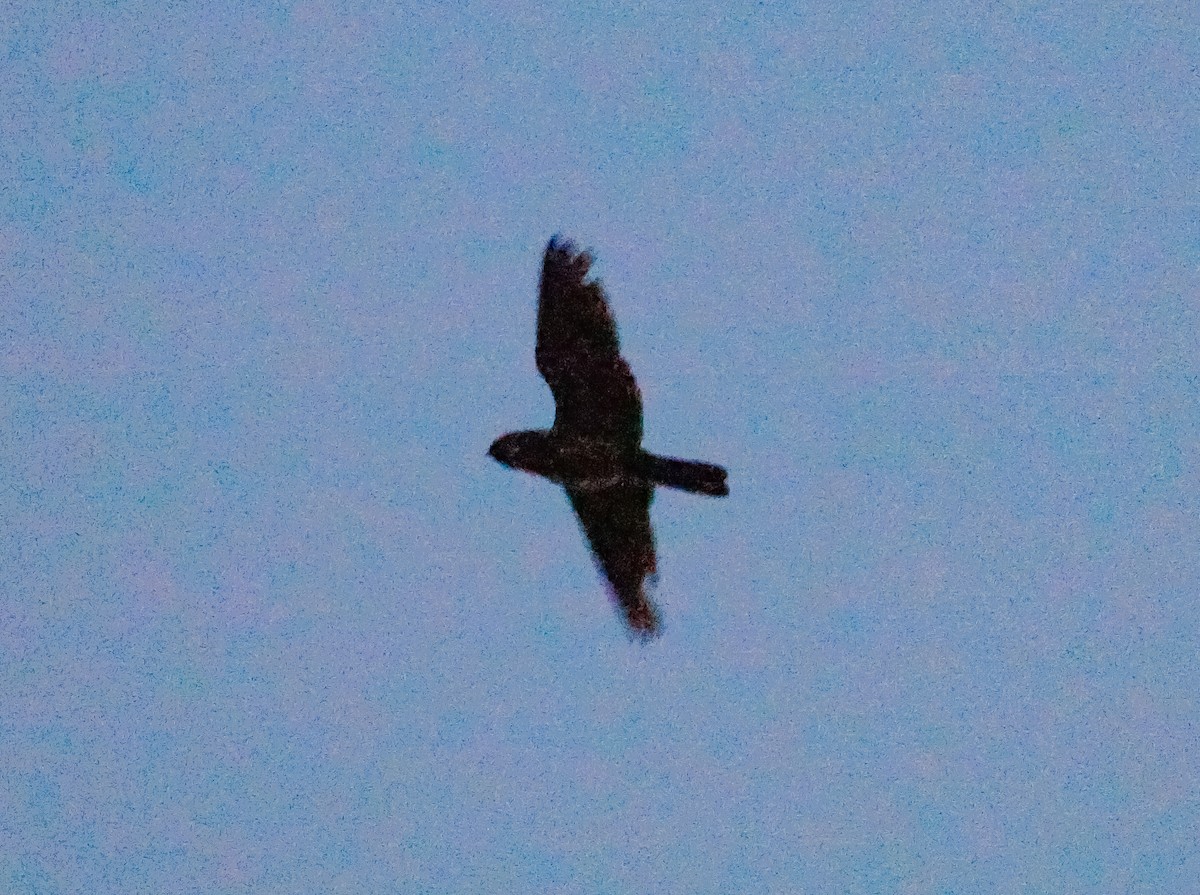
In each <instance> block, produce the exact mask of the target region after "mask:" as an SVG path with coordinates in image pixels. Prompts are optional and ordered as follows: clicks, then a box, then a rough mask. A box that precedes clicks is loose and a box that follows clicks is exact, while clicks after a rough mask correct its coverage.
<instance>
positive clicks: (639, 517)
mask: <svg viewBox="0 0 1200 895" xmlns="http://www.w3.org/2000/svg"><path fill="white" fill-rule="evenodd" d="M591 261H592V259H591V256H590V255H588V254H587V253H586V252H576V251H575V249H574V247H573V246H572V245H571V244H570V243H569V242H559V241H558V239H557V238H552V239H551V240H550V242H549V244H548V245H547V246H546V252H545V256H544V258H543V262H542V278H541V286H540V290H539V297H538V326H537V349H536V352H535V356H536V360H537V367H538V371H539V372H540V373H541V374H542V377H543V378H544V379H545V380H546V383H547V384H548V385H549V386H550V391H551V392H552V393H553V394H554V403H555V415H554V426H553V428H551V429H533V430H527V431H523V432H512V433H509V434H508V435H504V436H502V437H500V438H498V439H497V440H496V441H495V442H494V443H493V444H492V446H491V448H490V449H489V451H488V453H489V454H490V455H491V456H492V457H493V458H494V459H496V460H497V461H499V462H500V463H502V464H504V465H506V466H510V467H513V468H515V469H521V470H524V471H526V472H531V473H534V474H536V475H540V476H543V477H545V478H547V479H550V480H551V481H553V482H556V483H558V484H560V485H562V486H563V487H564V488H565V489H566V492H567V497H568V499H569V500H570V501H571V506H572V507H573V508H574V509H575V514H576V515H577V516H578V517H579V522H580V524H581V526H582V527H583V530H584V534H585V535H586V537H587V539H588V543H589V544H590V545H591V548H592V552H593V554H594V555H595V557H596V560H597V563H598V564H599V566H600V567H601V569H602V570H603V572H604V575H605V577H606V578H607V579H608V582H609V584H610V586H611V588H612V592H613V594H614V596H615V597H616V599H617V602H618V603H619V604H620V606H621V608H622V610H623V612H624V614H625V620H626V623H627V624H628V626H629V629H630V630H631V631H632V632H634V633H635V634H638V635H640V636H643V637H651V636H655V635H657V634H658V633H659V630H660V623H659V620H658V614H657V612H656V611H655V609H654V606H653V604H652V603H651V602H650V600H649V598H648V596H647V595H646V590H645V579H646V577H647V576H649V575H652V574H653V573H654V571H655V566H656V561H655V554H654V533H653V530H652V528H651V526H650V503H651V501H652V500H653V498H654V487H655V486H656V485H666V486H668V487H672V488H678V489H681V490H684V491H690V492H693V493H697V494H708V495H713V496H724V495H726V494H728V493H729V488H728V486H727V485H726V482H725V478H726V473H725V470H724V469H723V468H721V467H720V466H715V465H713V464H710V463H701V462H699V461H696V460H680V459H676V458H673V457H659V456H656V455H654V454H651V453H648V452H647V451H644V450H642V447H641V442H642V398H641V393H640V392H639V391H638V387H637V382H636V380H635V379H634V378H633V373H632V371H630V369H629V364H628V363H626V361H625V359H624V358H622V357H621V354H620V344H619V342H618V339H617V329H616V324H615V322H614V321H613V317H612V312H611V311H610V310H609V307H608V301H607V299H606V298H605V296H604V291H603V289H602V288H601V286H600V284H599V283H598V282H596V281H595V280H588V279H587V274H588V270H589V268H590V266H591Z"/></svg>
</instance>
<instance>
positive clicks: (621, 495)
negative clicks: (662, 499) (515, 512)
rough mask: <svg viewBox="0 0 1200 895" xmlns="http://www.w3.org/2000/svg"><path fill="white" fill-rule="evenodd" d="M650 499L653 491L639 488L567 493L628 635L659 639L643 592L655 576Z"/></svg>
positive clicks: (634, 485)
mask: <svg viewBox="0 0 1200 895" xmlns="http://www.w3.org/2000/svg"><path fill="white" fill-rule="evenodd" d="M653 493H654V488H653V486H651V485H643V484H637V483H632V484H620V485H615V486H613V487H611V488H604V489H601V490H588V491H584V490H582V489H579V488H571V487H568V488H567V497H569V498H570V500H571V506H572V507H574V509H575V515H577V516H578V517H579V522H580V524H581V525H582V526H583V531H584V534H586V535H587V539H588V543H589V544H590V545H591V548H592V555H593V556H595V557H596V563H597V564H598V565H599V566H600V568H601V570H603V572H604V577H605V578H607V579H608V583H609V589H610V590H611V591H612V593H613V596H614V597H616V600H617V603H618V604H619V605H620V607H621V612H622V614H623V615H624V617H625V622H626V624H628V625H629V629H630V631H632V632H633V633H634V634H636V635H638V636H640V637H654V636H656V635H657V634H658V633H659V620H658V612H657V611H656V610H655V608H654V604H653V603H652V602H650V598H649V597H648V596H646V587H645V583H646V576H648V575H653V574H654V568H655V560H654V532H653V530H652V529H651V528H650V501H651V499H652V497H653Z"/></svg>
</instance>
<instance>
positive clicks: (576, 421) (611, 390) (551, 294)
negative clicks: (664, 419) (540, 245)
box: [536, 238, 642, 446]
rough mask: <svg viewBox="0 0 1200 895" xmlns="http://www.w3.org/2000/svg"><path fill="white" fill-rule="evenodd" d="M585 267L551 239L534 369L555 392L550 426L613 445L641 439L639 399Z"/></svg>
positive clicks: (570, 249)
mask: <svg viewBox="0 0 1200 895" xmlns="http://www.w3.org/2000/svg"><path fill="white" fill-rule="evenodd" d="M591 263H592V259H591V256H589V255H588V254H587V253H586V252H576V251H575V247H574V246H573V245H572V244H571V243H569V242H561V243H560V242H558V240H557V238H555V239H551V240H550V242H549V244H548V245H547V246H546V254H545V257H544V259H543V261H542V281H541V288H540V291H539V295H538V322H537V352H536V357H537V368H538V372H540V373H541V374H542V377H543V378H544V379H545V380H546V383H547V385H549V386H550V391H551V392H553V393H554V404H555V415H554V427H555V428H556V429H559V430H561V431H563V432H567V433H570V434H573V435H580V436H591V437H598V438H604V439H607V440H611V441H616V442H618V443H620V444H631V445H634V446H637V445H640V444H641V441H642V397H641V393H640V392H639V391H638V387H637V382H636V381H635V380H634V378H633V373H632V372H631V371H630V369H629V364H627V363H626V362H625V359H624V358H622V357H621V346H620V343H619V342H618V340H617V325H616V323H615V322H614V321H613V316H612V311H611V310H610V309H609V307H608V300H607V299H606V298H605V296H604V290H603V289H602V288H601V286H600V284H599V283H598V282H596V281H595V280H588V279H586V278H587V274H588V269H589V268H590V266H591Z"/></svg>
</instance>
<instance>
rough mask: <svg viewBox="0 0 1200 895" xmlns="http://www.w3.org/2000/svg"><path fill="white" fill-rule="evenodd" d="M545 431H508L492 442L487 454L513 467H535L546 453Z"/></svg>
mask: <svg viewBox="0 0 1200 895" xmlns="http://www.w3.org/2000/svg"><path fill="white" fill-rule="evenodd" d="M546 437H547V436H546V433H545V432H539V431H536V430H533V431H529V432H510V433H508V434H507V435H502V436H500V437H499V438H497V439H496V440H495V441H494V442H492V446H491V447H490V448H488V456H489V457H491V458H492V459H493V460H497V461H498V462H500V463H503V464H504V465H505V466H510V467H512V468H513V469H531V468H535V469H536V468H537V467H539V466H540V465H541V464H540V463H539V462H538V461H539V460H540V459H541V458H542V457H543V455H544V454H545V453H546Z"/></svg>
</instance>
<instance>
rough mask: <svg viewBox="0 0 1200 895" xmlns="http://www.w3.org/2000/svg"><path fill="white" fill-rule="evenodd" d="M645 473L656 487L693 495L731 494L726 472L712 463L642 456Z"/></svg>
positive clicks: (646, 454) (715, 495)
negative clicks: (675, 489) (659, 486)
mask: <svg viewBox="0 0 1200 895" xmlns="http://www.w3.org/2000/svg"><path fill="white" fill-rule="evenodd" d="M642 462H643V464H644V466H643V472H644V474H645V476H646V478H648V479H650V480H651V481H652V482H654V484H656V485H666V486H667V487H668V488H678V489H679V490H681V491H690V492H692V493H693V494H709V495H712V496H713V497H724V496H725V495H727V494H728V493H729V486H728V485H727V484H726V483H725V476H726V472H725V470H724V469H722V468H721V467H720V466H715V465H713V464H712V463H701V462H700V461H699V460H678V459H676V458H674V457H657V456H655V455H654V454H649V453H644V454H642Z"/></svg>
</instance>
